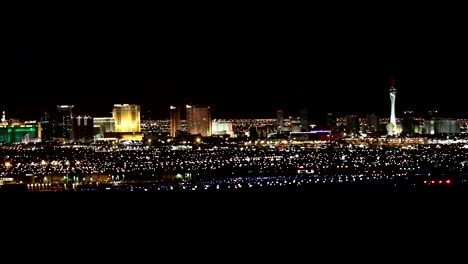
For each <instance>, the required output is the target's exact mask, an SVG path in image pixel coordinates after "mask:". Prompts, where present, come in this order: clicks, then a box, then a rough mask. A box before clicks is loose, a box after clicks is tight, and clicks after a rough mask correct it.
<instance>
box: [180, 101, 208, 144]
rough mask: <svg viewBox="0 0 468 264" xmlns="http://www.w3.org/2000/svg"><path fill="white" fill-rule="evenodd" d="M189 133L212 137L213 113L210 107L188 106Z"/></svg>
mask: <svg viewBox="0 0 468 264" xmlns="http://www.w3.org/2000/svg"><path fill="white" fill-rule="evenodd" d="M186 108H187V132H188V133H190V134H200V135H202V136H204V137H209V136H211V111H210V107H209V106H197V105H187V106H186Z"/></svg>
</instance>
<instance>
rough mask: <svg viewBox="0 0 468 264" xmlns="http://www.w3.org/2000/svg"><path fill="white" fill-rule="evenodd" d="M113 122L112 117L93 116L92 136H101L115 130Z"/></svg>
mask: <svg viewBox="0 0 468 264" xmlns="http://www.w3.org/2000/svg"><path fill="white" fill-rule="evenodd" d="M114 124H115V123H114V118H112V117H94V118H93V127H94V129H93V130H94V133H93V134H94V136H96V137H97V138H103V137H104V135H105V133H109V132H115V126H114Z"/></svg>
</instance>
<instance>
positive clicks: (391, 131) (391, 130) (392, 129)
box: [387, 80, 398, 136]
mask: <svg viewBox="0 0 468 264" xmlns="http://www.w3.org/2000/svg"><path fill="white" fill-rule="evenodd" d="M388 92H389V94H390V122H389V123H388V124H387V132H388V135H391V136H394V135H397V134H398V127H397V121H396V114H395V97H396V92H397V90H396V88H395V80H392V85H391V86H390V89H389V91H388Z"/></svg>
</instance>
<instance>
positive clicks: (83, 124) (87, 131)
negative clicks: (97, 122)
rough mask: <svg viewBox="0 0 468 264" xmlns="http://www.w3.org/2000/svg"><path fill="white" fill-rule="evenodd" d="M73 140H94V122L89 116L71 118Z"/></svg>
mask: <svg viewBox="0 0 468 264" xmlns="http://www.w3.org/2000/svg"><path fill="white" fill-rule="evenodd" d="M72 131H73V133H72V134H73V140H92V139H94V122H93V118H92V117H91V116H74V117H72Z"/></svg>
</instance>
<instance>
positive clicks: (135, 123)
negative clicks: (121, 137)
mask: <svg viewBox="0 0 468 264" xmlns="http://www.w3.org/2000/svg"><path fill="white" fill-rule="evenodd" d="M112 117H113V118H114V126H115V132H136V133H139V132H140V131H141V123H140V122H141V121H140V106H139V105H135V104H114V109H113V110H112Z"/></svg>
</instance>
